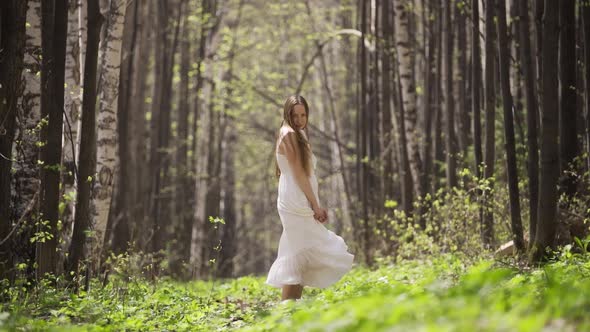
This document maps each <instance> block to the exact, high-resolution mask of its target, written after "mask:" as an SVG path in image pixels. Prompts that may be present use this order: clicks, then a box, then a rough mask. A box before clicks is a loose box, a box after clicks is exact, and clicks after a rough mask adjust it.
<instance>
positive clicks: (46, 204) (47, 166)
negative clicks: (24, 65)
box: [37, 0, 68, 278]
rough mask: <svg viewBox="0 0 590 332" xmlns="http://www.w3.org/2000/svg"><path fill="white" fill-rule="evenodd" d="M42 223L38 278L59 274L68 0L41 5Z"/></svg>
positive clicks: (53, 0) (38, 249) (38, 250)
mask: <svg viewBox="0 0 590 332" xmlns="http://www.w3.org/2000/svg"><path fill="white" fill-rule="evenodd" d="M41 12H42V14H41V32H42V39H41V48H42V55H43V59H42V64H41V116H42V118H43V121H45V123H44V124H43V127H42V130H41V141H42V143H43V146H42V147H41V195H40V198H41V221H40V223H39V233H40V234H44V235H43V236H42V238H39V239H37V277H39V278H41V277H43V276H44V275H45V274H47V273H53V274H55V273H56V272H57V250H56V249H57V243H58V232H57V227H58V218H59V213H58V208H59V178H60V172H59V170H60V163H61V140H62V127H63V112H62V110H63V106H64V71H65V57H66V54H65V53H66V37H67V25H68V3H67V0H47V1H42V2H41Z"/></svg>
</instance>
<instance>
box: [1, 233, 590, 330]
mask: <svg viewBox="0 0 590 332" xmlns="http://www.w3.org/2000/svg"><path fill="white" fill-rule="evenodd" d="M581 242H582V241H581ZM564 251H565V252H569V253H570V254H569V255H568V254H563V253H558V254H557V255H556V256H555V257H556V259H559V260H556V261H554V262H552V263H550V264H547V265H546V266H545V267H543V268H542V269H533V270H527V271H524V272H523V271H519V270H517V269H514V268H509V267H506V265H503V266H502V267H498V262H494V261H491V260H479V261H477V262H474V263H473V265H469V264H467V263H466V259H465V258H459V257H457V256H453V255H443V256H439V257H431V258H429V259H427V260H408V261H397V262H395V264H394V263H392V262H391V260H389V259H381V260H379V261H380V263H379V264H380V265H379V266H378V267H376V268H374V269H368V268H365V267H355V268H354V269H353V270H352V271H350V272H349V273H348V274H347V275H345V276H344V278H343V279H342V280H340V281H339V282H337V283H336V284H334V285H332V286H330V287H329V288H326V289H312V288H307V287H306V288H305V290H304V294H303V298H302V299H301V300H300V301H297V302H286V303H280V302H279V299H280V289H276V288H272V287H270V286H268V285H266V284H264V279H265V278H264V276H260V277H254V276H245V277H241V278H238V279H230V280H225V281H223V282H221V283H220V281H215V282H216V286H215V287H214V288H211V283H212V281H193V282H188V283H180V282H175V281H172V280H168V279H166V280H156V281H155V282H149V281H147V280H144V279H142V278H137V277H133V276H131V277H129V278H124V279H119V278H115V277H113V278H112V279H111V280H112V281H111V283H109V284H107V285H106V286H105V287H104V288H103V287H102V286H101V281H100V280H92V282H91V286H90V291H89V292H88V293H84V292H81V293H80V294H76V293H73V292H72V291H71V290H69V289H61V288H55V287H54V286H52V284H51V283H44V282H43V281H41V283H40V284H39V287H37V288H35V289H34V290H31V289H30V288H29V290H25V289H22V288H21V287H17V286H14V287H12V288H10V287H4V289H6V290H5V292H3V294H4V296H5V297H6V298H7V299H8V300H7V301H6V302H5V303H2V307H0V330H19V329H22V328H24V327H25V326H27V328H28V329H29V330H31V329H32V330H51V329H54V330H57V329H68V328H74V329H75V328H80V329H81V330H100V331H102V330H106V331H111V330H112V331H115V330H132V331H143V330H195V331H218V330H222V331H223V330H233V329H241V330H245V331H328V330H329V331H473V329H474V327H477V330H478V331H539V330H542V329H549V330H568V329H569V330H586V329H588V327H590V318H589V317H588V315H587V309H586V308H588V307H589V306H590V298H588V296H587V294H589V293H590V278H588V277H589V276H590V255H588V254H579V253H572V252H571V250H564ZM211 289H212V291H211ZM210 291H211V293H210ZM209 296H211V298H209Z"/></svg>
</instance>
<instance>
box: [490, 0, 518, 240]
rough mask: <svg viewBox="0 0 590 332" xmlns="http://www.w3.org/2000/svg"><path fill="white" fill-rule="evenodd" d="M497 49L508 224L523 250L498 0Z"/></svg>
mask: <svg viewBox="0 0 590 332" xmlns="http://www.w3.org/2000/svg"><path fill="white" fill-rule="evenodd" d="M497 8H498V12H497V15H496V17H497V18H498V50H499V54H500V79H501V84H502V101H503V107H504V135H505V136H504V137H505V141H506V169H507V170H508V192H509V196H510V222H511V223H510V224H511V226H512V235H513V240H514V246H515V247H516V250H517V251H518V252H524V250H525V245H524V238H523V236H522V221H521V218H520V197H519V193H518V173H517V168H516V143H515V140H514V119H513V113H512V112H513V103H512V94H511V92H510V59H509V56H510V55H509V52H508V38H507V34H508V29H507V27H506V2H505V1H504V0H500V1H498V7H497Z"/></svg>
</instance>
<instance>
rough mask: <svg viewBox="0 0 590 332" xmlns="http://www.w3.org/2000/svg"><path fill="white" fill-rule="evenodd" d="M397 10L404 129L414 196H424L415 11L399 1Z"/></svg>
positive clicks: (396, 20)
mask: <svg viewBox="0 0 590 332" xmlns="http://www.w3.org/2000/svg"><path fill="white" fill-rule="evenodd" d="M394 11H395V31H396V48H397V56H398V64H399V75H400V84H401V98H402V102H403V109H404V121H405V123H404V126H405V129H406V138H407V140H408V142H407V143H408V145H407V149H408V160H409V163H410V172H411V174H412V182H413V184H414V193H415V194H416V195H417V196H418V197H421V196H422V194H423V193H422V188H420V184H421V181H420V175H421V170H422V160H421V158H420V142H421V140H422V138H421V137H420V136H419V133H418V130H417V121H418V112H417V109H416V80H415V73H414V61H415V58H414V55H413V53H414V52H415V45H414V40H413V38H412V37H411V36H412V35H411V32H410V31H411V26H410V22H411V19H412V18H411V16H412V15H413V13H412V10H411V8H410V7H408V3H407V1H406V0H396V1H395V2H394Z"/></svg>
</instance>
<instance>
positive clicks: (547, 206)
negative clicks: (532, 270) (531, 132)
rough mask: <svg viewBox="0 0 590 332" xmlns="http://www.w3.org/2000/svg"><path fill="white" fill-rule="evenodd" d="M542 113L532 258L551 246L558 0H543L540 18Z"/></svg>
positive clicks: (554, 224) (555, 163) (554, 218)
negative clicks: (537, 196)
mask: <svg viewBox="0 0 590 332" xmlns="http://www.w3.org/2000/svg"><path fill="white" fill-rule="evenodd" d="M543 37H544V38H543V78H542V80H543V90H542V92H541V93H542V96H543V97H542V100H543V116H542V117H541V128H543V130H542V134H541V172H540V174H541V176H540V181H539V207H538V217H539V219H538V222H537V232H536V234H535V239H534V244H533V246H534V247H533V248H532V257H531V258H532V259H533V260H535V261H538V260H540V259H542V258H543V257H544V256H545V248H546V247H549V246H552V245H553V241H554V239H555V230H556V228H557V180H558V176H559V145H558V131H559V125H558V123H559V122H558V115H559V111H558V110H559V98H558V72H557V68H558V67H557V63H558V61H557V53H558V50H557V48H556V47H555V45H557V43H558V41H559V2H557V1H553V0H546V1H545V15H544V20H543Z"/></svg>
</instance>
